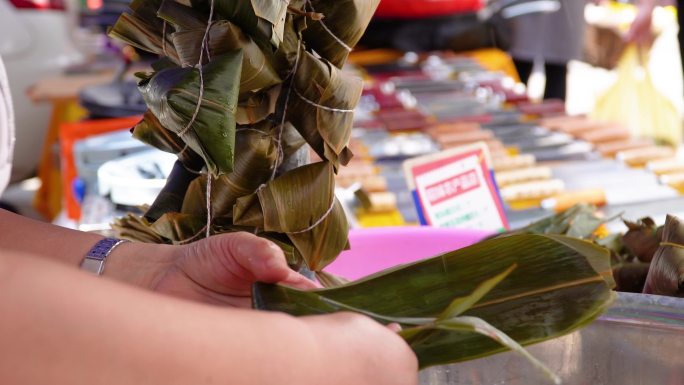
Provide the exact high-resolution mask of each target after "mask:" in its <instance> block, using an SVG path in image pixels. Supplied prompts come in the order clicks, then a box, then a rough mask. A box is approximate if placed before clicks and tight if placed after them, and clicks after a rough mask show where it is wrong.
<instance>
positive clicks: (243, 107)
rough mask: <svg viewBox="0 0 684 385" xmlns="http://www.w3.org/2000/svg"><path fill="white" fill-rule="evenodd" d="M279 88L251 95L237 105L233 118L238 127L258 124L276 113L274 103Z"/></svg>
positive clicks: (278, 93)
mask: <svg viewBox="0 0 684 385" xmlns="http://www.w3.org/2000/svg"><path fill="white" fill-rule="evenodd" d="M281 88H282V87H281V86H280V85H277V86H275V87H271V89H270V90H268V91H264V92H260V93H256V94H251V95H250V96H249V97H246V98H243V99H241V101H240V103H238V109H237V113H236V114H235V118H236V119H237V124H239V125H243V126H246V125H253V124H256V123H259V122H261V121H263V120H265V119H266V118H268V117H269V116H271V115H273V114H274V113H275V111H276V103H277V101H278V96H279V95H280V90H281Z"/></svg>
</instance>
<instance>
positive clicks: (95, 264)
mask: <svg viewBox="0 0 684 385" xmlns="http://www.w3.org/2000/svg"><path fill="white" fill-rule="evenodd" d="M124 242H128V241H126V240H123V239H117V238H104V239H101V240H100V241H99V242H97V243H96V244H95V246H93V248H92V249H90V250H89V251H88V253H87V254H86V256H85V258H84V259H83V262H81V269H83V270H86V271H89V272H91V273H93V274H95V275H102V272H103V271H104V265H105V260H106V259H107V256H108V255H109V254H111V253H112V251H113V250H114V249H115V248H116V247H117V246H119V245H120V244H122V243H124Z"/></svg>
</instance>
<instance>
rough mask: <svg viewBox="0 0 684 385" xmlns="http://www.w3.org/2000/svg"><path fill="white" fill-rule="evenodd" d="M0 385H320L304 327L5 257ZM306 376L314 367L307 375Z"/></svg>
mask: <svg viewBox="0 0 684 385" xmlns="http://www.w3.org/2000/svg"><path fill="white" fill-rule="evenodd" d="M0 314H3V316H2V317H0V341H3V342H2V344H0V383H2V384H20V383H21V384H27V385H28V384H47V383H49V384H52V385H61V384H65V385H66V384H69V385H74V384H103V385H105V384H117V385H119V384H131V385H132V384H143V383H144V384H164V385H173V384H184V385H185V384H204V383H216V384H221V383H223V384H232V385H241V384H245V385H246V384H250V385H260V384H264V385H265V384H269V385H270V384H273V383H279V384H298V385H299V384H301V385H305V384H317V383H322V382H316V381H320V380H322V379H320V378H315V377H316V370H317V369H316V367H317V357H318V355H317V354H316V353H317V352H316V343H315V341H314V340H313V338H312V335H311V334H310V333H309V332H308V330H307V327H306V326H305V324H304V322H302V321H300V320H297V319H294V318H291V317H288V316H284V315H274V314H269V313H256V312H253V311H249V310H233V309H222V308H218V307H212V306H205V305H199V304H194V303H191V302H186V301H182V300H176V299H173V298H170V297H165V296H159V295H155V294H153V293H149V292H146V291H143V290H139V289H136V288H132V287H128V286H125V285H121V284H118V283H116V282H111V281H106V280H101V279H100V280H98V279H97V278H95V277H91V276H88V275H87V274H84V273H81V272H78V271H74V270H73V269H72V270H70V269H67V268H65V267H64V266H60V265H58V264H53V263H46V262H45V261H41V260H39V259H37V258H34V257H29V256H18V255H15V254H11V253H5V252H3V254H2V255H1V256H0ZM307 369H308V370H307Z"/></svg>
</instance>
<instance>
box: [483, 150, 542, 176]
mask: <svg viewBox="0 0 684 385" xmlns="http://www.w3.org/2000/svg"><path fill="white" fill-rule="evenodd" d="M536 162H537V159H536V158H535V157H534V155H530V154H521V155H515V156H500V157H494V156H493V157H492V167H493V168H494V171H496V172H499V171H508V170H515V169H519V168H525V167H531V166H533V165H534V164H535V163H536Z"/></svg>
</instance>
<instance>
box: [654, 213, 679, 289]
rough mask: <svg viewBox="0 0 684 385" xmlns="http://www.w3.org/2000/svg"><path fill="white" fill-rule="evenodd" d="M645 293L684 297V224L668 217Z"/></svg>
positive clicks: (672, 217) (675, 218) (677, 219)
mask: <svg viewBox="0 0 684 385" xmlns="http://www.w3.org/2000/svg"><path fill="white" fill-rule="evenodd" d="M644 293H646V294H656V295H667V296H673V297H682V296H684V224H682V222H681V221H680V220H679V218H677V217H674V216H671V215H668V216H667V219H665V226H663V239H662V242H661V243H660V247H658V250H657V251H656V253H655V256H654V257H653V261H652V262H651V268H650V269H649V271H648V277H647V278H646V285H645V286H644Z"/></svg>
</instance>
